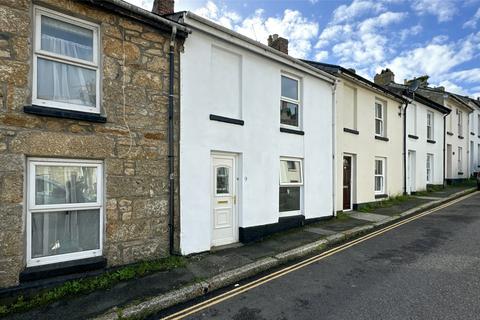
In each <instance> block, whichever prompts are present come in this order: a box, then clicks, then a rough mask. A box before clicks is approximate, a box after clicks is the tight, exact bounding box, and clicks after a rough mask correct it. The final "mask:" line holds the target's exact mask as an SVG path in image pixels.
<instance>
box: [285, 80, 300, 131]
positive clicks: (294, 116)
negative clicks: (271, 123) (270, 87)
mask: <svg viewBox="0 0 480 320" xmlns="http://www.w3.org/2000/svg"><path fill="white" fill-rule="evenodd" d="M281 82H282V88H281V98H280V124H281V125H283V126H288V127H295V128H299V127H300V93H299V91H300V90H299V85H300V82H299V80H297V79H294V78H291V77H287V76H285V75H282V78H281Z"/></svg>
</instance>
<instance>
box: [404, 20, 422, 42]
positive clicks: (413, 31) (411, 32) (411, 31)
mask: <svg viewBox="0 0 480 320" xmlns="http://www.w3.org/2000/svg"><path fill="white" fill-rule="evenodd" d="M422 30H423V27H422V26H421V25H419V24H417V25H414V26H413V27H410V28H406V29H403V30H401V31H400V40H401V41H402V42H403V41H405V40H406V39H408V38H409V37H411V36H415V35H417V34H419V33H420V32H422Z"/></svg>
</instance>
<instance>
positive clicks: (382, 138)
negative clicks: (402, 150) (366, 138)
mask: <svg viewBox="0 0 480 320" xmlns="http://www.w3.org/2000/svg"><path fill="white" fill-rule="evenodd" d="M375 139H377V140H382V141H390V140H389V139H388V138H386V137H380V136H375Z"/></svg>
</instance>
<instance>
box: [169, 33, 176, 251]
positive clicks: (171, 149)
mask: <svg viewBox="0 0 480 320" xmlns="http://www.w3.org/2000/svg"><path fill="white" fill-rule="evenodd" d="M176 36H177V27H176V26H173V27H172V35H171V37H170V53H169V64H170V65H169V73H170V74H169V87H168V236H169V252H170V255H173V254H174V251H175V247H174V241H175V236H174V235H175V224H174V222H175V221H174V214H175V163H174V161H175V158H174V139H173V136H174V126H173V113H174V112H173V99H174V83H175V79H174V72H175V38H176Z"/></svg>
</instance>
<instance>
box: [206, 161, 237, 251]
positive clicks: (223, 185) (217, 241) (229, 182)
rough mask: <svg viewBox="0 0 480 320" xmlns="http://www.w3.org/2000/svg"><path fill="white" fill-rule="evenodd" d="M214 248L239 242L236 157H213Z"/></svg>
mask: <svg viewBox="0 0 480 320" xmlns="http://www.w3.org/2000/svg"><path fill="white" fill-rule="evenodd" d="M212 171H213V184H212V185H213V190H212V206H213V210H212V246H221V245H226V244H230V243H234V242H237V241H238V227H237V217H236V202H237V201H236V199H237V196H236V181H237V174H236V157H235V156H234V155H227V154H213V155H212Z"/></svg>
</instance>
